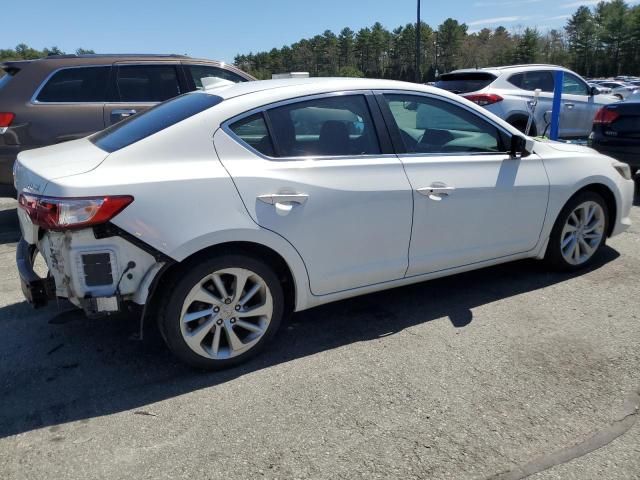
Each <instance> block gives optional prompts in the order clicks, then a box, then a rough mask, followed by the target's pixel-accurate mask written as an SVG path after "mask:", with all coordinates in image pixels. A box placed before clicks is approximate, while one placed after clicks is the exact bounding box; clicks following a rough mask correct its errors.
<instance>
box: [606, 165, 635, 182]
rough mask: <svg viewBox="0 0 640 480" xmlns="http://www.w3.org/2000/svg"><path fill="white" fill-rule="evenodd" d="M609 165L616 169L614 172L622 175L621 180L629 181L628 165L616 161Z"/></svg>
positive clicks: (629, 169)
mask: <svg viewBox="0 0 640 480" xmlns="http://www.w3.org/2000/svg"><path fill="white" fill-rule="evenodd" d="M611 165H612V166H613V168H615V169H616V172H618V173H619V174H620V175H622V178H624V179H625V180H631V168H629V165H627V164H626V163H622V162H618V161H616V162H611Z"/></svg>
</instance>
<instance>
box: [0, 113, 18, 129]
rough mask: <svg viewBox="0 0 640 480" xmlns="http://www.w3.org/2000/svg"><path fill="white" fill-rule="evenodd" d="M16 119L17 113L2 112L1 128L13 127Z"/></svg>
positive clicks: (0, 118) (0, 116) (0, 114)
mask: <svg viewBox="0 0 640 480" xmlns="http://www.w3.org/2000/svg"><path fill="white" fill-rule="evenodd" d="M14 118H16V115H15V113H11V112H0V128H6V127H8V126H9V125H11V122H13V119H14Z"/></svg>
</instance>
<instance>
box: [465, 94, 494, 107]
mask: <svg viewBox="0 0 640 480" xmlns="http://www.w3.org/2000/svg"><path fill="white" fill-rule="evenodd" d="M463 97H464V98H466V99H467V100H471V101H472V102H473V103H477V104H478V105H480V106H481V107H484V106H486V105H492V104H494V103H498V102H501V101H502V100H504V99H503V98H502V97H501V96H500V95H496V94H495V93H478V94H476V95H463Z"/></svg>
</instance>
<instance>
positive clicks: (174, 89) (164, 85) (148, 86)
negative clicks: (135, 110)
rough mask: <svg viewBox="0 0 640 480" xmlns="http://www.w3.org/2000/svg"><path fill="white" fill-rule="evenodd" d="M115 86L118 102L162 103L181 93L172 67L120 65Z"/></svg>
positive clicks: (175, 71)
mask: <svg viewBox="0 0 640 480" xmlns="http://www.w3.org/2000/svg"><path fill="white" fill-rule="evenodd" d="M116 86H117V92H118V97H119V101H121V102H129V103H138V102H164V101H165V100H169V99H170V98H173V97H176V96H178V95H180V93H182V92H181V91H180V84H179V82H178V73H177V70H176V67H175V66H173V65H120V66H119V67H118V76H117V79H116Z"/></svg>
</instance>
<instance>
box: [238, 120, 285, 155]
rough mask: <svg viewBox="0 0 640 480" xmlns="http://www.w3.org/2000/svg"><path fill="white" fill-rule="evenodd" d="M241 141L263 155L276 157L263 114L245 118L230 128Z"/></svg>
mask: <svg viewBox="0 0 640 480" xmlns="http://www.w3.org/2000/svg"><path fill="white" fill-rule="evenodd" d="M229 128H230V129H231V131H232V132H233V133H235V134H236V135H237V136H238V138H240V140H242V141H243V142H245V143H246V144H247V145H249V146H251V147H252V148H254V149H256V150H257V151H259V152H260V153H262V154H263V155H267V156H269V157H274V156H275V152H274V150H273V142H272V141H271V136H270V135H269V131H268V130H267V125H266V123H265V121H264V115H263V114H262V113H256V114H254V115H250V116H248V117H245V118H243V119H241V120H238V121H237V122H235V123H233V124H232V125H230V126H229Z"/></svg>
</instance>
